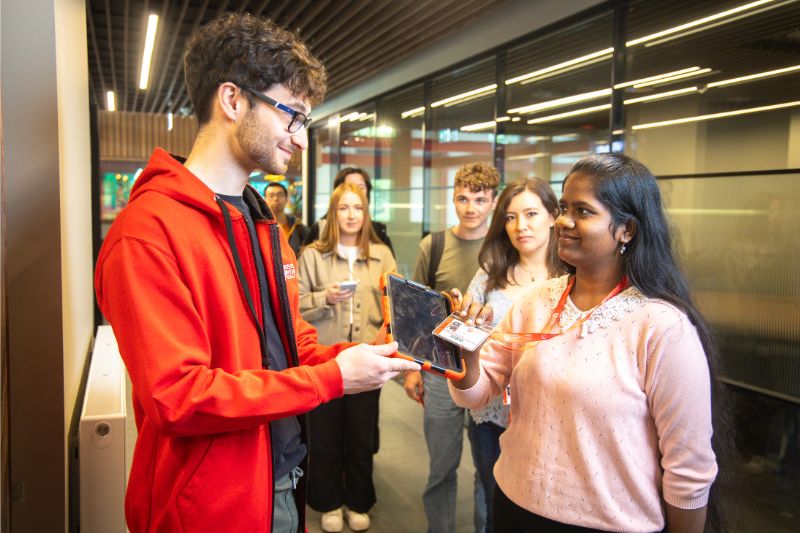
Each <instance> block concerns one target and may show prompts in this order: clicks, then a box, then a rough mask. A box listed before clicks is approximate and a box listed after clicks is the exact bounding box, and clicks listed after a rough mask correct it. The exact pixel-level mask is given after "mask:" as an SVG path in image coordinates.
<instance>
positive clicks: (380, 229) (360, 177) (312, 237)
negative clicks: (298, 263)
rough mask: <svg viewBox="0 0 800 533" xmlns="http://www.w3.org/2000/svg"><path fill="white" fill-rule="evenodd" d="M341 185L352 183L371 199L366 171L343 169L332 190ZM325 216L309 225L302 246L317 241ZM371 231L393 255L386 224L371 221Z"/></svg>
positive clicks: (370, 189)
mask: <svg viewBox="0 0 800 533" xmlns="http://www.w3.org/2000/svg"><path fill="white" fill-rule="evenodd" d="M342 183H352V184H353V185H355V186H357V187H358V188H360V189H361V190H362V191H364V194H365V195H366V196H367V200H368V201H369V199H370V198H371V197H372V180H371V179H370V178H369V174H367V171H366V170H364V169H363V168H357V167H344V168H343V169H342V170H340V171H339V172H338V173H337V174H336V177H335V178H334V179H333V188H334V189H335V188H336V187H338V186H339V185H341V184H342ZM326 216H327V215H323V217H322V218H321V219H320V220H318V221H317V222H314V224H312V225H311V230H310V231H309V233H308V236H307V237H306V239H305V242H304V244H306V245H308V244H311V243H312V242H314V241H316V240H317V239H319V236H320V233H322V232H324V231H325V230H324V227H325V220H326ZM372 229H373V230H374V231H375V235H377V236H378V239H380V241H381V242H382V243H383V244H385V245H386V246H388V247H389V250H391V252H392V255H394V248H393V247H392V240H391V239H390V238H389V234H388V233H387V231H386V224H384V223H383V222H378V221H377V220H373V221H372Z"/></svg>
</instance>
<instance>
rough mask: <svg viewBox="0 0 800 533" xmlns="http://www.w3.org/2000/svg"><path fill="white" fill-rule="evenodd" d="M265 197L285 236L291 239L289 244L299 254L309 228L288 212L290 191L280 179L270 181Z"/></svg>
mask: <svg viewBox="0 0 800 533" xmlns="http://www.w3.org/2000/svg"><path fill="white" fill-rule="evenodd" d="M264 199H265V200H266V201H267V206H269V209H270V211H272V214H273V215H274V216H275V220H277V221H278V225H279V226H280V228H281V231H282V232H283V236H284V237H286V240H287V241H289V246H291V248H292V250H294V254H295V255H299V254H300V248H301V247H302V246H303V242H305V240H306V237H307V236H308V232H309V230H308V228H307V227H306V226H305V225H304V224H303V223H302V222H300V221H299V220H297V219H296V218H295V216H294V215H287V214H286V203H287V202H288V200H289V192H288V191H287V190H286V187H284V186H283V183H281V182H279V181H271V182H269V183H268V184H267V186H266V188H265V189H264Z"/></svg>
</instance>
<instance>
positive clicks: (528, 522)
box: [492, 485, 600, 533]
mask: <svg viewBox="0 0 800 533" xmlns="http://www.w3.org/2000/svg"><path fill="white" fill-rule="evenodd" d="M492 509H493V513H492V528H493V529H492V533H589V532H592V531H596V532H600V530H599V529H590V528H586V527H580V526H573V525H570V524H562V523H561V522H555V521H553V520H549V519H547V518H545V517H543V516H539V515H537V514H533V513H532V512H530V511H528V510H525V509H523V508H522V507H520V506H519V505H517V504H516V503H514V502H512V501H511V500H509V499H508V497H507V496H506V495H505V494H503V491H502V490H500V487H498V486H496V485H495V489H494V499H493V506H492Z"/></svg>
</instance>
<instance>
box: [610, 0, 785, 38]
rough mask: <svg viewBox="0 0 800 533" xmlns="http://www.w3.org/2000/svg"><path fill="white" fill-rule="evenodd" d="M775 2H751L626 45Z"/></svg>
mask: <svg viewBox="0 0 800 533" xmlns="http://www.w3.org/2000/svg"><path fill="white" fill-rule="evenodd" d="M774 1H775V0H758V1H757V2H750V3H749V4H744V5H741V6H738V7H734V8H733V9H728V10H726V11H721V12H719V13H715V14H713V15H709V16H707V17H703V18H700V19H697V20H693V21H691V22H687V23H685V24H681V25H680V26H675V27H672V28H668V29H666V30H663V31H659V32H656V33H652V34H650V35H645V36H644V37H639V38H638V39H633V40H632V41H628V42H627V43H625V46H636V45H637V44H642V43H646V42H648V41H653V40H655V39H659V38H661V37H665V36H667V35H672V34H673V33H678V32H681V31H684V30H688V29H690V28H694V27H697V26H702V25H703V24H708V23H709V22H714V21H715V20H719V19H721V18H725V17H729V16H731V15H735V14H736V13H741V12H742V11H748V10H750V9H754V8H756V7H758V6H762V5H764V4H769V3H772V2H774Z"/></svg>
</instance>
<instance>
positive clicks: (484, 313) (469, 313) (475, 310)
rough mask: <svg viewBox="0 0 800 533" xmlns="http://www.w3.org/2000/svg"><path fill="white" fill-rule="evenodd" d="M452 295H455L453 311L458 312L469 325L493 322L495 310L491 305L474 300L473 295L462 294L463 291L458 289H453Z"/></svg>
mask: <svg viewBox="0 0 800 533" xmlns="http://www.w3.org/2000/svg"><path fill="white" fill-rule="evenodd" d="M450 296H452V297H453V312H454V313H458V314H459V316H461V320H463V321H464V322H466V323H467V325H468V326H476V325H477V326H480V325H481V324H491V323H492V318H493V317H494V311H493V310H492V306H491V305H489V304H486V305H482V304H481V303H480V302H473V301H472V296H471V295H469V294H467V295H466V296H462V294H461V291H460V290H458V289H451V290H450Z"/></svg>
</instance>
